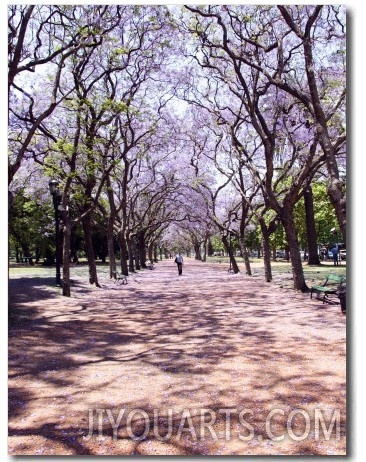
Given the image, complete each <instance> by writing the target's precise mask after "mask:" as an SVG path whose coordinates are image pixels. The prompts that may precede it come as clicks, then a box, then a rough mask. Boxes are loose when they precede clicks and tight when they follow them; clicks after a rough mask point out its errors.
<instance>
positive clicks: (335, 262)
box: [331, 247, 338, 266]
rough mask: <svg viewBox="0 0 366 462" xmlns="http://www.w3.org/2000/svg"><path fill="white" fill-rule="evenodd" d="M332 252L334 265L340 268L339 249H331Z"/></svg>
mask: <svg viewBox="0 0 366 462" xmlns="http://www.w3.org/2000/svg"><path fill="white" fill-rule="evenodd" d="M331 252H332V254H333V264H334V266H338V248H337V247H333V249H331Z"/></svg>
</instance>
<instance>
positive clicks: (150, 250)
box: [147, 241, 154, 263]
mask: <svg viewBox="0 0 366 462" xmlns="http://www.w3.org/2000/svg"><path fill="white" fill-rule="evenodd" d="M147 258H148V259H149V261H151V263H152V262H153V261H154V241H150V242H149V244H148V246H147Z"/></svg>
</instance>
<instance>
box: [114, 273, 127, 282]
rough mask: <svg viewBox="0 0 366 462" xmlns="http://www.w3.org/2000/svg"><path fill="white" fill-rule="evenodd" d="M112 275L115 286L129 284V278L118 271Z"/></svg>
mask: <svg viewBox="0 0 366 462" xmlns="http://www.w3.org/2000/svg"><path fill="white" fill-rule="evenodd" d="M112 274H113V279H114V283H115V284H127V276H125V275H124V274H121V273H119V272H118V271H113V273H112Z"/></svg>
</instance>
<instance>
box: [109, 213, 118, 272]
mask: <svg viewBox="0 0 366 462" xmlns="http://www.w3.org/2000/svg"><path fill="white" fill-rule="evenodd" d="M107 246H108V256H109V277H110V278H111V279H112V278H113V277H114V275H115V274H116V270H117V264H116V255H115V252H114V235H113V222H112V221H109V223H108V227H107Z"/></svg>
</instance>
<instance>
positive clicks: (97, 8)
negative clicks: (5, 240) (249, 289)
mask: <svg viewBox="0 0 366 462" xmlns="http://www.w3.org/2000/svg"><path fill="white" fill-rule="evenodd" d="M8 109H9V118H8V153H9V168H8V172H9V173H8V180H9V194H10V196H9V197H10V201H9V207H10V214H9V235H10V239H11V248H12V249H13V250H14V249H17V252H18V250H19V249H20V250H21V251H22V252H23V254H25V253H30V254H33V255H34V257H37V258H41V257H43V258H46V254H47V255H48V254H49V253H50V252H51V251H52V246H53V243H52V239H51V238H50V223H52V208H51V206H52V204H51V199H50V196H49V192H48V183H49V181H50V180H52V179H53V180H56V181H57V182H58V184H59V193H60V197H61V207H60V223H61V226H62V236H63V245H62V250H63V256H62V259H63V265H64V266H63V270H64V276H63V277H64V279H63V284H64V289H63V290H64V295H70V274H69V268H68V265H69V263H70V260H71V259H72V258H77V257H76V256H75V251H76V248H77V244H76V243H77V242H79V240H80V239H82V240H83V243H84V251H85V253H86V256H87V259H88V263H89V279H90V282H91V283H93V284H96V285H98V274H97V268H96V265H95V258H96V245H95V242H96V239H97V236H104V237H103V238H102V239H105V248H106V249H107V250H106V252H107V254H108V257H109V261H110V274H111V276H112V275H113V273H115V271H116V264H117V263H116V262H117V260H118V258H119V259H120V261H121V263H120V264H121V269H122V272H123V273H124V274H126V273H128V271H135V270H136V269H139V268H141V267H142V268H143V267H145V265H146V260H147V259H150V260H152V259H153V258H155V257H156V249H157V248H160V249H162V248H163V247H164V248H166V249H174V248H177V247H180V248H181V249H182V248H192V249H194V252H195V257H196V258H199V259H204V258H205V257H206V254H207V252H208V251H212V243H213V242H216V243H217V247H220V245H222V246H223V249H225V250H226V251H227V252H228V254H229V256H230V258H231V259H232V263H233V264H235V255H234V252H233V249H232V245H231V243H232V239H233V240H235V242H236V245H237V247H238V249H239V250H240V253H241V255H242V256H243V258H244V260H245V261H246V270H247V272H248V274H250V266H249V260H248V252H249V251H250V250H252V246H253V245H254V242H255V245H256V246H258V245H259V244H258V243H259V242H261V244H260V246H261V247H262V250H263V256H264V264H265V266H266V278H267V280H268V281H270V280H271V271H270V258H271V248H272V249H274V248H276V247H277V246H281V247H282V248H286V249H287V250H288V251H289V254H290V258H291V264H292V270H293V278H294V288H295V289H299V290H306V284H305V280H304V277H303V273H302V267H301V258H300V249H306V248H307V246H309V243H310V242H315V243H318V244H319V245H320V244H323V245H324V244H326V243H327V240H329V236H330V233H331V229H333V228H337V230H339V235H340V236H342V240H343V242H344V243H346V239H347V238H346V10H345V7H344V6H342V5H283V6H276V5H273V6H271V5H205V6H199V5H187V6H180V5H174V6H173V5H172V6H170V5H155V6H154V5H28V6H27V5H9V6H8ZM309 187H311V188H312V191H313V196H314V197H315V208H314V213H313V215H314V220H315V226H314V227H310V226H307V225H306V224H307V222H306V221H305V215H306V214H305V210H304V207H306V206H307V202H306V201H305V205H304V201H303V197H304V194H305V191H307V190H308V188H309ZM46 204H48V205H46ZM310 230H312V231H310ZM310 232H311V233H312V234H314V233H315V234H316V236H309V233H310ZM254 234H257V237H256V238H254ZM40 235H45V236H46V235H47V236H48V237H47V240H44V241H42V242H39V236H40ZM229 237H230V239H229ZM231 238H232V239H231ZM98 239H100V238H98ZM98 242H99V241H98ZM218 242H221V244H220V245H219V244H218ZM98 245H99V244H98ZM103 245H104V244H103ZM154 249H155V250H154ZM210 249H211V250H210ZM154 252H155V253H154ZM117 256H118V258H117ZM234 270H238V267H237V266H236V267H235V266H234Z"/></svg>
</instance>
